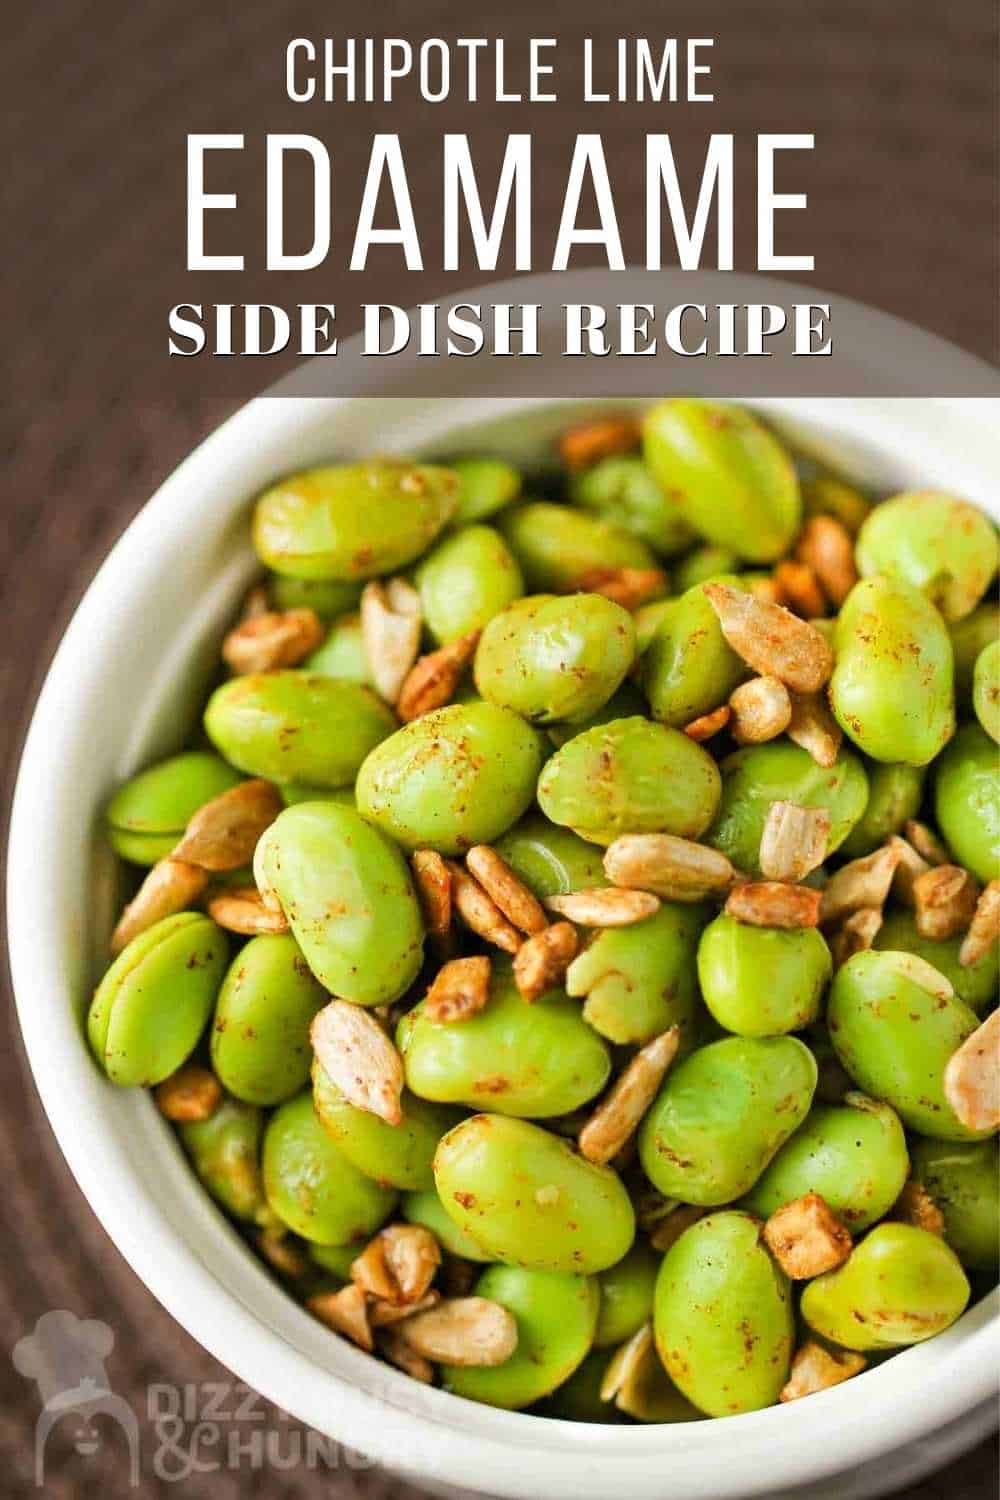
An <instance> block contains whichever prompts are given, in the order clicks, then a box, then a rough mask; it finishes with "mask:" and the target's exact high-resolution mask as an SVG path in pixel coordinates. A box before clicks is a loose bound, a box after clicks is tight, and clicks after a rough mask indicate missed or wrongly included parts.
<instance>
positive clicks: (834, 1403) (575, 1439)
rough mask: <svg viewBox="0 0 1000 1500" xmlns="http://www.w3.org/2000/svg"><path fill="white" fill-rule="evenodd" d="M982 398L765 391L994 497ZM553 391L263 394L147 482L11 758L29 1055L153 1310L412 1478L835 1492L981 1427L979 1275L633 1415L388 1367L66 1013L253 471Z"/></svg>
mask: <svg viewBox="0 0 1000 1500" xmlns="http://www.w3.org/2000/svg"><path fill="white" fill-rule="evenodd" d="M998 407H1000V403H998V402H996V401H967V402H959V403H945V402H932V401H876V400H864V401H854V400H808V401H795V400H785V401H771V402H769V403H768V404H767V407H766V410H767V412H768V414H769V415H770V416H771V417H772V418H773V419H775V420H776V421H777V422H779V424H783V425H785V426H786V427H787V428H788V429H789V430H791V431H794V432H796V433H797V434H799V435H801V434H802V433H803V432H806V433H808V434H810V438H811V441H812V442H813V443H814V445H815V446H817V447H818V448H819V449H821V450H822V451H823V452H825V453H828V454H829V455H830V456H831V457H833V458H835V459H836V460H837V461H838V462H839V463H840V464H842V465H844V466H845V467H846V468H847V469H848V470H850V471H851V472H853V473H855V474H856V475H857V476H858V478H859V479H863V480H865V481H868V482H871V483H874V484H876V485H880V486H884V487H886V488H893V487H898V488H903V487H906V486H915V485H920V486H937V487H940V488H946V489H950V490H953V491H955V492H957V493H959V494H964V495H966V496H968V497H969V498H970V499H972V500H975V501H977V502H978V503H979V504H980V505H983V506H985V507H987V508H990V509H992V510H993V513H994V514H996V507H997V498H998V490H997V476H998V475H1000V410H998ZM566 419H567V403H561V404H559V403H557V404H553V403H543V402H524V401H520V402H519V401H517V400H493V399H491V400H469V401H467V402H463V403H460V404H458V405H456V403H455V402H454V401H446V400H420V399H407V400H400V401H396V402H392V403H389V404H387V403H386V402H384V401H380V400H378V399H365V400H361V401H356V402H350V401H348V402H344V401H314V400H300V399H290V398H286V399H282V400H263V401H257V402H254V403H252V404H250V405H249V406H247V407H245V408H244V409H243V410H241V411H240V412H238V413H237V414H236V416H234V417H233V418H232V419H231V420H230V421H229V422H227V423H226V424H225V426H223V427H222V428H221V429H220V430H219V431H218V432H217V433H215V434H214V436H212V437H211V438H209V439H208V441H207V442H205V443H204V444H203V445H202V446H201V447H200V448H199V449H198V450H197V451H196V452H195V453H194V454H192V455H191V457H190V458H188V459H187V460H186V461H185V462H184V463H183V464H182V465H181V466H180V468H179V469H178V470H177V471H176V472H175V473H174V474H173V475H172V476H171V478H170V479H168V480H167V482H166V483H165V484H164V485H163V486H162V488H161V489H160V490H159V492H158V493H157V494H156V495H155V496H154V497H153V499H152V500H151V501H150V502H149V504H148V505H147V506H146V508H145V509H144V510H143V511H142V513H141V514H140V515H139V516H138V518H137V519H136V520H135V521H134V522H133V524H132V525H131V526H130V527H129V529H128V531H127V532H126V533H125V535H124V536H123V537H122V539H121V541H120V542H119V543H118V544H117V546H116V547H115V548H114V550H113V552H112V553H111V555H110V556H109V558H108V559H107V561H106V562H105V564H104V566H103V567H102V568H101V570H100V572H99V574H98V575H97V578H96V579H95V580H94V583H93V584H92V585H91V587H90V589H89V591H88V593H87V595H86V597H85V598H84V600H83V602H82V603H81V605H80V607H79V609H78V610H77V612H76V615H75V616H74V618H73V621H72V623H71V625H70V627H69V629H68V630H67V632H66V635H65V638H64V640H63V642H62V645H61V646H60V648H59V651H58V654H57V656H56V658H55V661H54V662H53V664H52V668H51V670H50V672H49V675H48V679H47V681H46V683H45V686H44V689H43V691H42V694H41V696H40V699H39V702H38V706H37V709H36V712H35V717H34V721H33V723H32V726H31V730H30V733H29V736H28V740H27V744H26V747H25V752H24V759H23V763H22V766H21V772H20V776H19V780H18V786H17V792H16V798H15V805H14V811H13V820H12V829H11V840H10V881H9V924H10V955H11V964H12V971H13V976H14V983H15V989H16V994H17V1001H18V1010H19V1014H20V1020H21V1027H22V1030H23V1033H24V1038H25V1042H26V1045H27V1050H28V1055H29V1058H30V1061H31V1066H32V1068H33V1070H34V1075H35V1080H36V1082H37V1085H38V1089H39V1092H40V1094H41V1097H42V1100H43V1103H44V1105H45V1108H46V1110H47V1112H48V1115H49V1119H50V1120H51V1123H52V1126H53V1129H54V1130H55V1133H56V1135H57V1137H58V1139H59V1142H60V1144H61V1146H62V1149H63V1151H64V1153H65V1155H66V1158H67V1160H68V1162H69V1164H70V1167H71V1168H72V1170H73V1172H74V1174H75V1176H76V1178H77V1181H78V1182H79V1184H80V1186H81V1188H82V1190H83V1192H84V1193H85V1195H86V1197H87V1198H88V1199H89V1201H90V1204H91V1206H92V1207H93V1208H94V1210H95V1212H96V1213H97V1214H98V1216H99V1218H100V1219H101V1221H102V1223H103V1224H104V1226H105V1228H106V1230H107V1232H108V1234H109V1235H110V1236H111V1238H112V1239H113V1240H114V1242H115V1243H116V1245H117V1246H118V1248H119V1249H120V1250H121V1252H122V1253H123V1255H124V1256H125V1257H126V1259H127V1260H128V1261H129V1263H130V1264H131V1266H132V1267H133V1269H134V1270H135V1271H136V1272H137V1274H138V1275H139V1276H140V1277H142V1279H143V1280H144V1281H145V1283H146V1285H147V1286H148V1287H149V1288H150V1290H151V1291H152V1292H153V1293H154V1294H155V1296H156V1297H158V1298H159V1300H160V1301H161V1302H162V1303H163V1304H164V1305H165V1306H166V1307H167V1308H168V1309H169V1311H170V1312H171V1313H172V1314H173V1315H174V1317H175V1318H177V1320H178V1321H179V1322H180V1323H182V1324H183V1325H184V1327H185V1328H186V1329H187V1330H188V1331H189V1332H190V1333H191V1334H192V1335H193V1336H194V1337H195V1338H196V1339H198V1340H199V1341H200V1342H201V1343H202V1344H203V1345H204V1346H205V1347H206V1348H207V1349H209V1350H210V1351H211V1352H212V1353H213V1354H214V1355H215V1356H216V1357H217V1358H218V1359H220V1360H221V1361H222V1362H223V1363H224V1364H226V1365H227V1366H229V1368H230V1369H232V1370H233V1371H235V1372H236V1374H237V1375H238V1376H239V1377H240V1378H241V1379H243V1380H245V1381H246V1382H247V1383H248V1384H249V1385H251V1386H252V1387H254V1388H255V1389H257V1390H259V1391H261V1392H262V1393H263V1394H264V1395H266V1396H267V1397H269V1398H270V1399H271V1400H273V1401H274V1402H275V1403H277V1404H278V1405H279V1406H280V1407H282V1408H284V1409H285V1410H287V1411H290V1412H292V1413H294V1414H295V1415H296V1416H297V1417H299V1418H301V1419H302V1420H303V1421H305V1422H307V1423H309V1424H311V1425H312V1426H313V1427H314V1428H317V1429H318V1430H319V1431H320V1432H322V1433H325V1434H327V1435H329V1436H331V1437H334V1438H336V1439H339V1440H340V1441H342V1442H343V1443H345V1444H347V1445H348V1446H350V1447H353V1448H355V1449H358V1450H361V1451H362V1452H364V1453H366V1454H368V1455H370V1456H371V1457H372V1458H374V1459H375V1460H377V1461H378V1462H380V1463H384V1464H386V1465H389V1466H391V1467H392V1468H393V1469H395V1470H397V1471H398V1472H400V1473H403V1474H405V1475H406V1476H408V1477H410V1478H413V1479H415V1480H418V1481H420V1482H422V1483H424V1484H425V1485H426V1486H427V1487H429V1488H432V1489H436V1490H438V1491H440V1492H442V1493H445V1492H447V1493H455V1492H456V1491H462V1492H464V1493H467V1494H475V1495H483V1494H489V1495H493V1496H503V1497H523V1500H537V1497H538V1496H540V1495H544V1496H545V1497H546V1500H606V1497H607V1496H608V1495H609V1494H612V1493H620V1494H623V1495H626V1496H628V1497H629V1500H664V1497H667V1496H681V1495H683V1496H685V1497H688V1500H700V1497H706V1500H707V1497H713V1500H735V1497H746V1496H752V1495H758V1494H763V1493H766V1494H767V1495H769V1496H770V1497H772V1500H777V1497H779V1496H782V1495H788V1494H793V1493H798V1491H799V1487H800V1486H804V1485H810V1486H812V1488H811V1489H810V1493H811V1494H814V1495H820V1494H822V1495H831V1496H833V1495H836V1496H837V1500H849V1497H850V1496H852V1495H871V1494H875V1493H879V1492H881V1491H882V1490H884V1489H886V1488H890V1487H894V1486H897V1485H900V1484H903V1483H905V1482H907V1481H909V1480H910V1479H912V1478H913V1477H915V1476H916V1475H917V1474H919V1473H922V1472H925V1471H926V1470H927V1469H929V1468H932V1467H934V1466H936V1465H938V1464H941V1463H943V1462H945V1461H946V1460H947V1459H948V1458H949V1457H950V1456H951V1455H952V1454H953V1453H955V1452H958V1451H961V1449H962V1448H964V1447H966V1446H968V1445H969V1444H970V1443H971V1442H972V1441H974V1440H975V1439H976V1438H977V1437H978V1436H980V1435H981V1434H982V1433H984V1432H985V1431H987V1430H988V1427H989V1425H990V1424H991V1422H992V1419H993V1418H992V1411H991V1405H990V1397H991V1394H992V1390H993V1386H994V1381H995V1378H996V1371H997V1368H998V1363H1000V1361H998V1352H1000V1343H998V1339H997V1323H996V1319H995V1311H996V1306H997V1299H996V1295H995V1294H994V1295H993V1296H992V1297H991V1298H990V1299H988V1300H987V1301H985V1302H981V1303H979V1305H978V1306H976V1307H974V1308H972V1309H971V1310H970V1311H969V1312H967V1313H966V1315H965V1316H964V1317H963V1318H962V1319H961V1320H960V1321H959V1322H958V1323H957V1324H956V1325H955V1326H954V1327H953V1328H951V1329H950V1330H949V1331H948V1332H947V1333H946V1334H944V1335H942V1336H941V1337H939V1338H936V1339H934V1340H932V1341H931V1342H930V1343H928V1344H925V1345H922V1346H919V1347H916V1348H913V1349H910V1350H907V1351H906V1352H904V1353H902V1354H900V1355H898V1356H897V1357H896V1358H894V1359H892V1360H890V1361H889V1362H887V1363H886V1364H883V1365H881V1366H880V1367H878V1368H876V1369H873V1370H871V1371H869V1372H867V1373H866V1374H864V1375H863V1376H861V1377H860V1378H858V1379H856V1380H853V1381H850V1382H847V1383H846V1384H844V1385H842V1386H840V1387H838V1388H837V1389H835V1390H832V1391H829V1392H826V1393H824V1394H823V1395H820V1396H816V1397H813V1398H812V1399H810V1400H806V1401H802V1402H799V1403H796V1404H794V1405H792V1406H790V1407H778V1408H773V1409H770V1410H767V1411H761V1412H755V1413H751V1414H748V1415H744V1416H736V1417H730V1418H726V1419H725V1420H723V1421H715V1422H705V1423H697V1424H691V1425H682V1426H675V1427H669V1426H665V1427H629V1428H616V1427H612V1426H585V1425H578V1424H572V1423H566V1422H559V1421H552V1420H543V1419H540V1418H538V1417H531V1416H526V1415H522V1414H517V1413H508V1412H503V1411H495V1410H492V1409H490V1408H489V1407H484V1406H478V1405H475V1404H473V1403H470V1402H466V1401H464V1400H460V1399H458V1398H456V1397H454V1396H449V1395H447V1394H445V1393H444V1392H443V1391H440V1390H435V1389H430V1388H427V1387H425V1386H422V1385H419V1384H417V1383H416V1382H414V1381H411V1380H409V1379H407V1378H406V1377H405V1376H403V1375H401V1374H399V1373H398V1372H396V1371H394V1370H392V1369H390V1368H389V1367H387V1366H385V1365H383V1364H380V1363H378V1362H376V1361H375V1360H373V1359H371V1358H369V1357H368V1356H367V1355H364V1354H362V1353H360V1352H359V1351H358V1350H356V1349H354V1348H352V1347H351V1346H350V1345H349V1344H347V1343H346V1342H344V1341H342V1340H340V1339H338V1338H335V1337H333V1336H332V1335H331V1334H330V1333H329V1332H328V1331H327V1330H326V1329H325V1328H324V1327H322V1326H321V1325H320V1324H318V1323H317V1322H315V1321H314V1320H313V1319H312V1318H310V1317H309V1316H308V1314H306V1313H305V1312H304V1311H303V1310H302V1309H301V1308H300V1307H298V1306H297V1305H296V1304H295V1303H294V1302H293V1301H292V1299H291V1298H290V1297H288V1296H287V1295H286V1294H285V1293H284V1292H283V1291H282V1290H281V1289H280V1287H278V1286H277V1285H276V1284H275V1283H274V1282H273V1281H272V1280H271V1279H270V1277H269V1276H267V1275H266V1274H265V1272H264V1271H263V1270H262V1268H261V1266H260V1265H259V1264H258V1263H257V1261H256V1260H255V1258H254V1257H253V1255H252V1254H251V1253H250V1252H249V1251H248V1250H247V1248H246V1247H245V1245H244V1244H243V1242H242V1240H241V1239H240V1238H239V1237H238V1236H237V1235H236V1233H235V1232H234V1231H233V1229H232V1228H231V1227H230V1226H229V1225H228V1224H227V1222H226V1221H225V1220H224V1218H223V1217H222V1215H221V1214H220V1213H219V1212H218V1211H217V1210H216V1208H215V1207H214V1205H213V1204H212V1202H211V1201H210V1200H209V1198H208V1197H207V1196H206V1195H205V1193H204V1192H203V1191H202V1189H201V1187H200V1186H199V1185H198V1183H197V1181H196V1179H195V1177H194V1176H193V1174H192V1173H191V1171H190V1169H189V1167H188V1165H187V1163H186V1162H185V1160H184V1158H183V1157H182V1155H181V1152H180V1150H179V1149H178V1147H177V1144H176V1142H175V1140H174V1137H173V1135H172V1134H171V1131H170V1130H169V1128H168V1127H167V1126H166V1124H165V1123H164V1121H163V1120H162V1119H161V1118H160V1117H159V1116H158V1114H157V1112H156V1110H155V1109H154V1107H153V1105H152V1102H151V1100H150V1098H149V1096H148V1095H147V1094H145V1093H143V1092H139V1091H135V1092H126V1091H122V1090H117V1089H115V1088H113V1087H111V1086H110V1085H109V1084H108V1083H106V1082H105V1081H104V1080H103V1079H102V1078H101V1076H100V1074H99V1073H98V1071H97V1069H96V1067H95V1066H94V1065H93V1063H92V1060H91V1058H90V1056H89V1054H88V1052H87V1049H86V1046H85V1044H84V1041H83V1037H82V1034H81V1024H80V1023H81V1017H82V1014H83V1012H84V1010H85V1007H86V1003H87V999H88V995H89V991H90V988H91V985H92V983H93V979H94V972H95V966H96V965H97V964H98V963H99V952H100V946H101V940H103V938H104V937H105V936H106V933H107V930H108V923H109V921H110V914H111V906H112V903H113V900H114V895H115V885H116V882H115V875H114V869H113V862H112V860H111V858H110V856H109V854H108V852H107V851H106V849H105V848H104V847H103V846H102V843H101V840H100V837H99V834H98V832H97V822H98V810H99V809H100V807H101V805H102V803H103V802H104V800H105V798H106V796H107V795H108V792H109V790H110V789H111V788H112V787H114V786H115V785H116V784H117V783H118V782H119V781H121V779H122V778H123V777H124V776H127V775H128V774H129V773H131V772H133V771H134V770H135V769H136V768H137V767H138V766H140V765H141V764H142V763H143V762H145V761H147V760H148V759H150V758H152V757H154V756H157V755H160V754H163V753H166V752H168V751H170V750H171V749H173V748H175V747H176V746H177V745H178V744H179V743H180V741H181V739H182V737H183V735H184V733H185V732H186V730H187V729H188V728H189V726H190V724H191V723H192V721H193V718H194V715H195V714H196V712H197V706H198V702H199V699H200V696H201V694H202V691H203V687H204V684H205V681H206V677H207V673H208V670H209V668H210V664H211V660H212V658H213V655H214V653H215V652H216V650H217V647H218V641H219V638H220V634H221V632H222V629H223V626H224V623H225V621H226V620H227V619H228V618H229V617H230V616H231V613H232V611H233V609H234V606H235V604H236V601H237V599H238V598H239V595H240V592H241V590H242V588H243V587H244V585H245V583H246V580H247V578H248V576H249V574H250V573H251V571H252V567H253V560H252V558H251V555H250V551H249V545H248V541H247V529H246V518H247V507H248V505H249V502H250V501H251V499H252V497H253V496H254V495H255V493H256V492H258V491H259V490H260V489H261V488H262V487H263V486H264V485H266V484H267V483H268V482H269V481H270V480H272V479H273V478H274V477H275V476H276V475H279V474H281V473H282V472H285V471H288V470H290V469H293V468H297V467H303V466H305V465H307V464H311V463H315V462H317V461H320V460H322V459H329V458H332V457H340V458H345V457H348V456H351V455H361V454H365V453H367V452H371V451H372V450H377V451H387V450H398V451H410V452H413V451H421V452H425V453H426V452H435V451H439V452H446V451H448V450H449V449H454V448H461V447H463V446H465V445H468V446H470V447H472V446H476V445H478V443H479V442H480V441H483V442H487V441H488V442H489V445H490V446H491V447H499V448H501V449H505V450H507V451H509V452H510V454H511V455H512V456H513V457H515V458H519V459H523V460H530V459H532V458H533V457H534V458H537V457H538V455H539V454H540V452H541V451H542V450H543V446H544V444H545V443H546V441H547V439H548V438H549V437H551V435H552V433H553V432H554V431H556V430H557V429H559V428H560V427H561V426H563V425H564V424H565V422H566ZM90 1311H91V1312H92V1313H93V1314H94V1315H97V1316H102V1315H104V1314H105V1313H106V1312H107V1311H108V1310H107V1309H104V1308H100V1307H95V1308H93V1309H90ZM112 1316H113V1315H112Z"/></svg>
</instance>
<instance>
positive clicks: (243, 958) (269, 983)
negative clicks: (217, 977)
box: [212, 936, 329, 1104]
mask: <svg viewBox="0 0 1000 1500" xmlns="http://www.w3.org/2000/svg"><path fill="white" fill-rule="evenodd" d="M328 999H329V996H328V995H327V993H326V991H325V990H324V989H323V986H322V985H321V984H320V983H319V982H318V981H317V980H316V979H315V978H314V976H313V974H312V972H311V970H310V968H309V965H308V964H307V963H306V961H305V959H304V958H303V956H302V952H301V950H300V948H299V945H298V943H297V942H296V941H295V939H294V938H292V937H286V936H280V937H278V936H275V937H271V936H262V937H255V938H251V939H250V941H249V943H247V944H246V945H245V946H244V947H243V948H242V949H241V950H240V952H239V953H238V954H237V956H236V958H235V959H234V960H233V962H232V964H231V965H230V967H229V972H228V973H227V974H226V977H225V979H224V980H223V981H222V988H221V989H220V991H219V998H218V1000H217V1001H216V1005H215V1020H214V1021H213V1023H212V1067H213V1068H214V1069H215V1072H216V1075H217V1077H218V1079H219V1082H220V1083H222V1084H223V1085H224V1087H225V1088H227V1089H228V1090H229V1092H230V1093H231V1094H233V1095H234V1096H235V1097H236V1098H237V1099H245V1100H247V1102H248V1103H250V1104H280V1103H281V1102H282V1100H283V1099H290V1098H291V1097H292V1095H293V1094H297V1093H298V1092H299V1090H300V1089H301V1088H302V1087H303V1085H304V1084H305V1083H306V1081H307V1079H308V1077H309V1062H310V1058H311V1056H312V1048H311V1047H310V1045H309V1027H310V1025H311V1023H312V1019H313V1016H315V1014H316V1012H317V1011H319V1010H322V1008H323V1006H324V1005H325V1004H326V1002H327V1000H328Z"/></svg>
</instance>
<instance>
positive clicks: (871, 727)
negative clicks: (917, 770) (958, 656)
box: [830, 577, 955, 766]
mask: <svg viewBox="0 0 1000 1500" xmlns="http://www.w3.org/2000/svg"><path fill="white" fill-rule="evenodd" d="M833 644H834V652H835V655H836V664H835V666H834V670H833V677H832V678H831V681H830V706H831V707H832V709H833V712H834V714H835V716H836V719H837V722H838V724H839V725H840V727H841V728H842V729H843V731H844V733H845V734H846V735H847V736H848V737H849V738H850V739H852V740H853V741H854V743H855V744H856V745H857V746H858V747H859V748H860V749H861V750H863V751H864V752H865V754H866V755H870V756H871V757H872V759H873V760H884V761H903V762H905V763H906V764H907V765H911V766H925V765H927V763H928V761H930V760H933V758H934V756H935V755H937V754H938V752H939V751H940V750H942V749H943V748H944V746H945V745H946V744H947V743H948V741H949V740H950V739H951V736H952V735H953V734H954V732H955V696H954V679H953V671H954V669H953V658H952V652H951V642H950V641H949V639H948V632H947V630H946V629H945V625H944V621H943V620H942V618H941V616H940V615H939V614H938V612H937V610H936V609H935V608H934V606H933V604H931V603H929V601H928V600H927V599H926V598H925V597H924V595H923V594H921V593H920V592H919V590H918V589H915V588H913V587H912V585H910V584H908V583H904V582H902V581H901V580H899V579H891V578H884V577H874V578H866V579H863V580H862V582H861V583H859V584H857V585H856V586H855V588H854V589H853V590H852V592H851V594H850V595H849V596H848V598H847V600H846V602H845V604H844V607H843V608H842V610H841V611H840V615H839V617H838V620H837V629H836V632H835V634H834V643H833Z"/></svg>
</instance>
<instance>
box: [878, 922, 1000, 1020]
mask: <svg viewBox="0 0 1000 1500" xmlns="http://www.w3.org/2000/svg"><path fill="white" fill-rule="evenodd" d="M963 936H964V934H962V933H959V934H956V936H955V937H950V938H928V937H924V936H923V935H922V934H921V933H920V932H918V931H917V922H916V918H915V916H914V914H913V912H912V911H908V910H907V909H906V907H902V906H901V907H897V908H896V909H895V910H892V911H888V912H887V913H886V915H885V917H884V919H883V922H882V926H881V927H880V928H879V930H878V932H877V933H876V934H875V941H874V943H873V947H875V948H888V949H895V950H896V951H897V952H903V953H915V954H916V955H917V957H918V958H923V959H926V960H927V962H928V963H929V964H930V965H931V966H932V967H933V968H935V969H937V970H938V972H939V973H941V974H943V975H944V977H945V979H947V980H948V982H949V983H950V985H951V986H952V988H953V990H954V991H955V994H956V995H957V997H958V999H959V1000H962V1001H964V1003H965V1004H966V1005H967V1006H968V1007H969V1009H970V1010H974V1011H975V1012H976V1015H977V1016H981V1015H983V1014H984V1013H985V1011H986V1010H987V1008H989V1007H992V1006H993V1005H994V1004H995V1003H996V998H997V984H998V981H1000V953H998V952H997V945H996V943H993V944H992V945H991V946H990V947H989V948H988V949H987V950H986V952H985V953H984V954H983V956H982V958H978V959H977V960H976V962H975V963H972V964H963V963H961V962H960V960H959V954H960V952H961V949H962V940H963Z"/></svg>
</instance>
